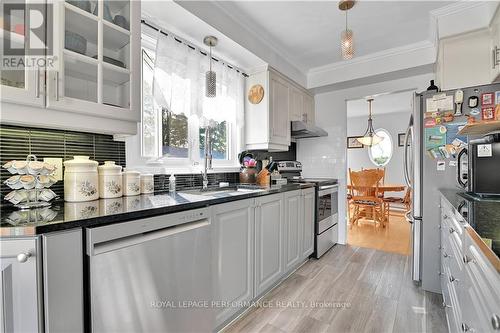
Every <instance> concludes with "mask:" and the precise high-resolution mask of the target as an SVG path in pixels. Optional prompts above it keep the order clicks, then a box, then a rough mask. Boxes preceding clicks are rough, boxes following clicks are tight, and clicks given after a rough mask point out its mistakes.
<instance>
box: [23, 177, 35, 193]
mask: <svg viewBox="0 0 500 333" xmlns="http://www.w3.org/2000/svg"><path fill="white" fill-rule="evenodd" d="M35 183H36V180H35V177H34V176H33V175H23V176H21V184H23V187H24V188H25V189H27V190H31V189H32V188H33V187H35Z"/></svg>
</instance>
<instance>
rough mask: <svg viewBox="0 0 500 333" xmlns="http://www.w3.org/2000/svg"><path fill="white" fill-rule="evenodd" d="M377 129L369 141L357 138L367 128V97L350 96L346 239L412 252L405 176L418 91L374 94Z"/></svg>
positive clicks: (374, 122)
mask: <svg viewBox="0 0 500 333" xmlns="http://www.w3.org/2000/svg"><path fill="white" fill-rule="evenodd" d="M370 98H373V99H374V100H373V102H372V121H373V129H374V133H375V135H376V136H377V137H379V138H382V141H380V142H379V143H377V144H374V145H371V146H365V145H363V144H361V142H360V141H358V140H357V138H358V137H361V136H363V135H364V134H365V132H366V131H367V127H368V112H369V111H368V110H369V109H368V108H369V105H368V102H367V98H360V99H356V100H349V101H347V137H348V138H347V168H348V170H347V185H348V189H347V193H348V195H347V213H348V214H347V217H348V224H347V243H348V244H350V245H353V246H357V247H366V248H372V249H377V250H381V251H386V252H393V253H399V254H403V255H409V254H410V251H411V248H410V233H411V225H410V224H409V223H408V222H407V221H406V218H405V213H406V211H408V210H409V207H410V205H411V199H410V191H409V189H408V187H407V186H406V182H405V178H404V166H403V163H404V162H403V161H404V149H405V147H404V139H405V132H406V129H407V127H408V122H409V119H410V115H411V112H412V110H411V108H412V106H411V101H412V98H413V91H404V92H397V93H384V94H379V95H377V96H370Z"/></svg>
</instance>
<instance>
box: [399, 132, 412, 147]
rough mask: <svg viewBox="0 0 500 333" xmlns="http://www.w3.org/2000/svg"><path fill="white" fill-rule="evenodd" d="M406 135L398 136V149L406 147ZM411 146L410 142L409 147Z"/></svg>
mask: <svg viewBox="0 0 500 333" xmlns="http://www.w3.org/2000/svg"><path fill="white" fill-rule="evenodd" d="M405 136H406V134H405V133H399V134H398V147H404V145H405ZM409 145H410V140H408V146H409Z"/></svg>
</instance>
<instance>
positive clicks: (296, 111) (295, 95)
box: [290, 86, 305, 121]
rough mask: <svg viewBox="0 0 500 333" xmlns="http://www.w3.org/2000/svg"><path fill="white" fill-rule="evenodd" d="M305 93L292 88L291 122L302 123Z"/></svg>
mask: <svg viewBox="0 0 500 333" xmlns="http://www.w3.org/2000/svg"><path fill="white" fill-rule="evenodd" d="M304 95H305V94H304V93H303V92H302V91H301V90H300V89H299V88H297V87H295V86H291V87H290V121H302V117H303V115H304V111H303V110H304V105H305V103H304Z"/></svg>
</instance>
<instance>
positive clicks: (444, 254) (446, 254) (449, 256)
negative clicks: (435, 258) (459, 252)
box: [443, 252, 451, 258]
mask: <svg viewBox="0 0 500 333" xmlns="http://www.w3.org/2000/svg"><path fill="white" fill-rule="evenodd" d="M443 257H445V258H451V255H449V254H448V253H446V252H445V253H443Z"/></svg>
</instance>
